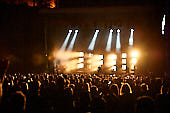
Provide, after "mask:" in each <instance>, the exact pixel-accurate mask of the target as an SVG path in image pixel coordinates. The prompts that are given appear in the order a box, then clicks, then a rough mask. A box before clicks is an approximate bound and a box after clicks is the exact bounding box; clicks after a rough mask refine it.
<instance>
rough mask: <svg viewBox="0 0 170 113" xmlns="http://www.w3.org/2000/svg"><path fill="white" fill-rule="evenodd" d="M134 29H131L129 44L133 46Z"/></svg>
mask: <svg viewBox="0 0 170 113" xmlns="http://www.w3.org/2000/svg"><path fill="white" fill-rule="evenodd" d="M133 34H134V29H130V37H129V46H133Z"/></svg>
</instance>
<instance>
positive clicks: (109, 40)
mask: <svg viewBox="0 0 170 113" xmlns="http://www.w3.org/2000/svg"><path fill="white" fill-rule="evenodd" d="M112 34H113V30H112V29H111V30H110V32H109V37H108V40H107V45H106V51H107V52H110V51H111V45H112Z"/></svg>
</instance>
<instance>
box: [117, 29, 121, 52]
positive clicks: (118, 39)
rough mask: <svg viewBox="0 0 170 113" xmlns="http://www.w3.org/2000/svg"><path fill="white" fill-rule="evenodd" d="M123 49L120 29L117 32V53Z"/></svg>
mask: <svg viewBox="0 0 170 113" xmlns="http://www.w3.org/2000/svg"><path fill="white" fill-rule="evenodd" d="M120 48H121V44H120V29H118V30H117V39H116V51H119V50H120Z"/></svg>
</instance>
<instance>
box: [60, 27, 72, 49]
mask: <svg viewBox="0 0 170 113" xmlns="http://www.w3.org/2000/svg"><path fill="white" fill-rule="evenodd" d="M71 33H72V30H69V32H68V34H67V36H66V39H65V41H64V43H63V45H62V46H61V50H63V51H64V50H65V49H66V46H67V43H68V40H69V38H70V35H71Z"/></svg>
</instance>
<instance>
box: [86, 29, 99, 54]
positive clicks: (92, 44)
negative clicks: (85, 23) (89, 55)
mask: <svg viewBox="0 0 170 113" xmlns="http://www.w3.org/2000/svg"><path fill="white" fill-rule="evenodd" d="M98 33H99V30H96V31H95V33H94V36H93V39H92V41H91V42H90V45H89V47H88V50H91V51H92V50H94V46H95V43H96V39H97V35H98Z"/></svg>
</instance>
